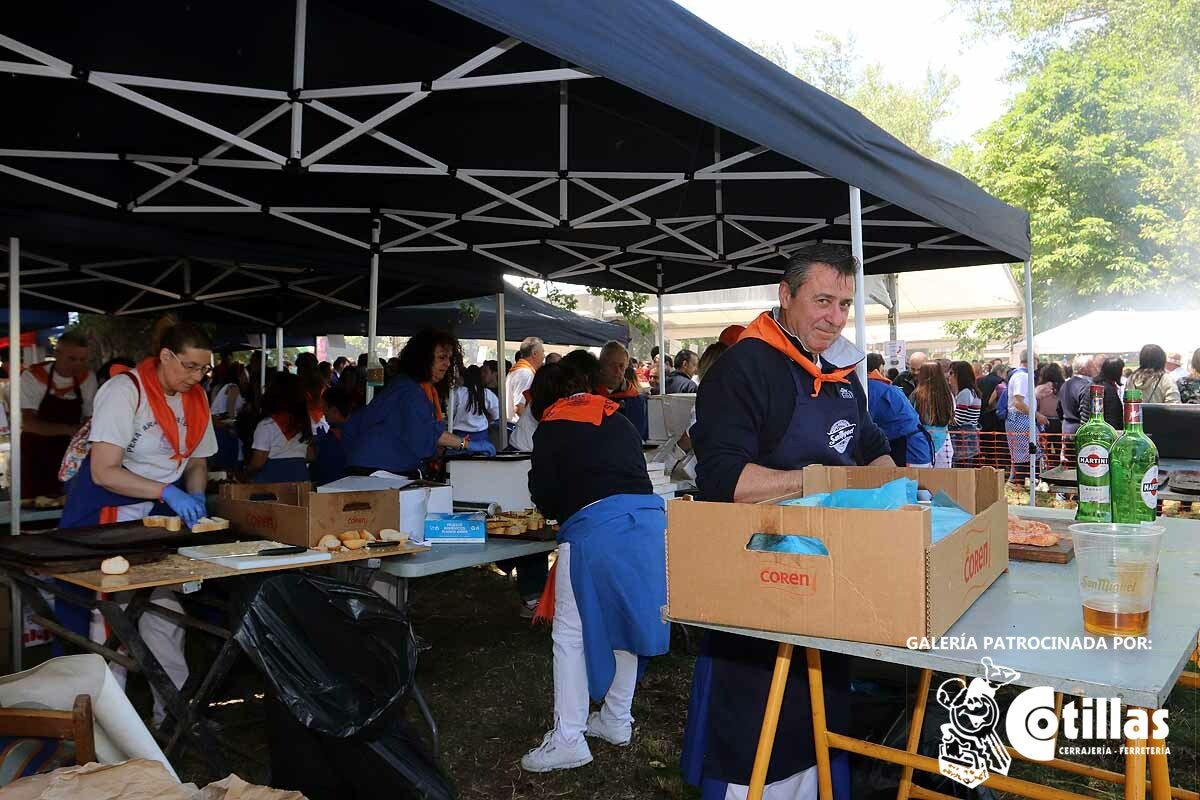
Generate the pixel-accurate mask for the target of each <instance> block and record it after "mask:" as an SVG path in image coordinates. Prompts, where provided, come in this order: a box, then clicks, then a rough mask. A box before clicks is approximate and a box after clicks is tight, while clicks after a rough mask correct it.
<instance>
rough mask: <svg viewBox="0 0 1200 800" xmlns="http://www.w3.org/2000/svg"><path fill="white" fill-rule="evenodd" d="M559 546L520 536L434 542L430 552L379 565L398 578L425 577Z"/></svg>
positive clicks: (398, 558) (549, 549)
mask: <svg viewBox="0 0 1200 800" xmlns="http://www.w3.org/2000/svg"><path fill="white" fill-rule="evenodd" d="M556 547H558V543H557V542H555V541H549V542H534V541H525V540H523V539H496V538H493V539H489V540H488V541H487V543H486V544H435V545H434V546H433V547H432V548H431V549H430V550H429V552H426V553H413V554H411V555H406V556H397V557H395V558H385V559H384V560H383V563H382V565H381V566H380V567H379V568H380V569H381V570H383V571H384V572H387V573H389V574H391V575H395V576H397V577H400V578H424V577H426V576H428V575H438V574H440V573H443V572H453V571H454V570H456V569H466V568H467V567H478V566H481V565H483V564H491V563H492V562H493V561H504V560H505V559H509V558H519V557H520V556H528V555H533V554H535V553H549V552H550V551H551V550H553V549H555V548H556Z"/></svg>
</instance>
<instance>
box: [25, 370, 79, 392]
mask: <svg viewBox="0 0 1200 800" xmlns="http://www.w3.org/2000/svg"><path fill="white" fill-rule="evenodd" d="M25 371H26V372H27V373H28V374H30V375H32V376H33V377H34V378H35V379H36V380H37V382H38V383H40V384H42V385H44V386H45V387H46V391H48V392H49V393H50V394H52V395H54V396H55V397H66V396H67V395H69V394H72V393H74V394H75V395H76V397H78V396H79V385H80V383H81V381H80V380H79V378H74V379H73V380H74V381H75V383H73V384H72V385H70V386H68V387H67V388H65V389H60V388H58V387H57V386H55V385H54V384H53V383H51V381H50V369H49V368H48V367H47V366H46V364H45V363H44V362H43V363H41V364H34V365H33V366H32V367H30V368H29V369H27V370H25ZM58 374H59V375H62V373H61V372H60V373H58Z"/></svg>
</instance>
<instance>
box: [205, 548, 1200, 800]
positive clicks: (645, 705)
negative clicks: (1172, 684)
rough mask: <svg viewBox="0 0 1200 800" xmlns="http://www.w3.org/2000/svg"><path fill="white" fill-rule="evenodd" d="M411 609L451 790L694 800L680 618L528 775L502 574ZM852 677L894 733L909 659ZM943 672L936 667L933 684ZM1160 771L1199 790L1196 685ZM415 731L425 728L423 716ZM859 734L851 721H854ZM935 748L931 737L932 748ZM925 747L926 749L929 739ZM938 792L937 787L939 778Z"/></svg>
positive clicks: (872, 721)
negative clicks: (608, 736)
mask: <svg viewBox="0 0 1200 800" xmlns="http://www.w3.org/2000/svg"><path fill="white" fill-rule="evenodd" d="M413 589H414V591H413V596H412V603H413V620H414V624H415V625H416V626H417V629H418V631H419V633H420V635H421V636H422V637H424V638H425V639H426V640H427V641H428V642H429V644H430V645H431V646H432V647H431V649H430V650H428V651H427V652H424V653H422V655H421V662H420V667H419V675H420V682H421V685H422V688H423V689H424V691H425V694H426V696H427V698H428V700H429V703H430V705H431V706H432V708H433V710H434V714H435V716H436V718H437V720H438V723H439V724H440V726H441V730H442V755H443V763H444V766H445V768H446V770H447V772H448V774H449V775H451V776H452V778H453V780H454V782H455V783H456V784H457V786H458V789H459V792H460V796H461V797H462V798H464V799H467V800H470V799H478V800H500V799H503V800H551V799H552V798H571V800H624V799H626V798H628V799H630V800H633V798H638V799H639V800H640V799H642V798H653V799H654V800H696V798H698V796H699V795H698V793H697V792H695V790H693V789H692V788H691V787H688V786H686V785H684V784H683V783H682V781H681V779H680V776H679V767H678V765H679V755H680V745H681V741H682V736H683V725H684V721H685V716H686V708H687V697H688V691H689V687H690V682H691V671H692V664H693V656H692V655H689V653H688V652H687V648H686V642H685V641H684V639H683V636H682V635H681V633H680V631H679V629H678V628H676V630H675V638H674V640H673V642H672V653H671V655H669V656H667V657H664V658H659V659H656V660H655V661H654V662H653V663H652V665H651V667H650V669H649V671H648V672H647V675H646V678H645V681H644V683H643V684H642V686H641V687H640V688H639V691H638V694H637V696H636V698H635V701H634V716H635V718H636V719H637V730H636V734H635V737H634V742H633V744H632V745H631V746H630V747H628V748H617V747H612V746H610V745H607V744H604V743H597V744H594V745H593V747H592V753H593V755H594V757H595V761H593V763H592V764H591V765H589V766H587V767H584V768H582V769H577V770H571V771H567V772H560V773H551V774H547V775H530V774H527V773H524V772H523V771H522V770H521V769H520V766H519V761H520V757H521V755H522V754H523V753H524V752H525V751H526V750H528V749H529V748H531V747H533V746H534V745H536V744H537V743H538V742H539V741H540V740H541V737H542V734H543V733H544V732H545V731H546V730H547V729H548V728H549V726H550V725H551V722H552V717H551V707H550V706H551V697H552V687H551V660H550V632H549V629H548V628H547V627H545V626H537V627H532V626H530V624H529V622H528V621H527V620H522V619H520V618H519V617H518V615H517V607H518V602H517V596H516V592H515V590H514V588H513V586H512V584H511V582H510V581H509V580H508V579H506V578H503V577H501V576H499V575H497V574H496V573H495V572H493V571H491V570H485V569H474V570H464V571H461V572H457V573H452V574H450V575H446V576H441V577H437V578H432V579H424V580H422V581H416V582H414V584H413ZM856 677H858V678H860V679H863V680H864V681H867V682H868V685H870V686H873V687H874V688H873V690H872V691H871V692H869V693H868V695H867V696H863V697H860V698H857V699H856V711H855V715H854V716H855V724H856V727H859V728H861V732H862V734H863V735H865V736H866V737H867V738H870V739H872V740H873V741H880V740H881V739H882V738H883V737H884V736H885V735H886V734H887V732H888V728H889V727H890V726H893V724H894V723H896V721H897V719H899V720H900V723H899V724H895V726H894V730H893V731H892V735H893V737H894V736H896V735H897V734H900V735H902V734H903V731H904V730H905V729H906V725H907V719H906V718H904V717H903V716H902V715H903V714H905V713H907V712H906V711H904V709H906V708H907V709H909V710H911V708H912V701H913V695H914V691H915V687H916V684H917V674H916V672H915V671H912V670H904V669H895V668H890V667H889V665H877V664H871V663H867V662H863V663H862V664H861V665H860V666H859V667H857V672H856ZM945 677H946V676H938V677H935V681H934V688H935V689H936V686H937V683H938V682H940V681H941V680H943V679H944V678H945ZM262 691H263V687H262V681H261V678H260V677H259V676H257V675H255V674H253V672H252V671H251V668H250V667H249V665H248V664H244V663H243V664H241V665H240V666H239V668H238V670H237V672H236V673H235V676H234V679H233V681H232V682H231V685H230V686H229V687H228V688H227V689H226V690H225V691H224V692H222V694H221V696H220V698H219V699H218V702H219V703H223V705H219V706H216V707H214V708H213V709H211V712H212V713H213V715H214V716H217V717H218V718H220V719H221V720H222V721H223V722H227V723H230V724H232V725H233V728H232V730H231V731H230V732H229V734H228V735H227V739H226V741H227V744H228V745H229V746H230V748H231V750H232V754H231V756H232V757H231V766H232V767H233V768H234V769H235V770H236V771H237V772H238V773H239V774H241V775H242V776H243V777H246V778H248V779H251V780H259V781H265V780H266V779H267V773H266V770H265V762H266V757H267V743H266V736H265V733H264V730H263V727H262V725H261V714H262V710H261V693H262ZM928 706H929V715H928V717H927V720H928V721H927V723H926V724H927V727H928V728H929V730H930V731H933V732H936V729H937V725H939V724H940V723H941V722H943V721H944V716H942V715H943V714H944V712H943V711H942V709H941V708H940V707H939V706H938V705H937V703H936V701H935V700H934V699H933V698H932V697H931V698H930V700H929V702H928ZM1168 708H1169V709H1170V725H1171V736H1170V740H1169V743H1170V746H1171V748H1172V755H1171V769H1172V779H1173V782H1174V783H1175V784H1176V785H1179V786H1182V787H1184V788H1188V789H1191V790H1193V791H1195V790H1197V789H1200V692H1197V691H1194V690H1190V689H1186V688H1179V689H1176V691H1175V692H1174V693H1173V694H1172V695H1171V699H1170V701H1169V703H1168ZM417 726H418V728H420V729H422V730H423V727H422V725H421V723H419V722H418V723H417ZM856 733H857V732H856ZM934 746H935V745H934ZM924 752H926V754H931V755H936V753H935V752H934V751H933V750H932V749H930V745H929V743H928V742H927V744H926V749H925V750H924ZM1076 760H1079V761H1081V762H1084V763H1089V764H1093V765H1095V766H1100V767H1103V768H1106V769H1110V770H1113V771H1118V772H1119V771H1121V770H1122V769H1123V763H1122V761H1121V759H1120V758H1119V757H1107V758H1101V757H1089V758H1084V757H1079V758H1078V759H1076ZM855 771H856V773H857V775H858V780H859V782H858V785H857V788H856V791H855V798H856V799H857V798H871V800H874V798H877V797H878V798H883V797H894V794H895V789H894V786H895V781H896V777H897V775H896V771H895V770H888V769H884V770H882V771H881V770H879V769H878V768H875V769H874V770H871V769H869V768H868V767H866V766H865V765H862V764H857V765H855ZM181 773H182V775H183V776H184V778H185V779H191V780H197V781H200V782H201V783H203V782H204V781H207V780H211V779H213V778H215V777H218V776H213V775H209V774H207V771H206V769H205V768H204V766H203V765H202V764H201V763H200V762H199V761H198V760H196V759H195V758H194V757H191V756H189V757H187V758H185V759H183V761H182V763H181ZM1010 774H1012V775H1014V776H1017V777H1023V778H1026V779H1029V780H1033V781H1035V782H1037V783H1039V784H1042V785H1047V786H1053V787H1055V788H1060V789H1068V790H1072V791H1076V792H1081V793H1084V794H1086V795H1089V796H1095V797H1111V798H1117V797H1120V796H1122V795H1121V792H1120V790H1119V787H1116V786H1114V785H1112V784H1106V783H1104V782H1101V781H1097V780H1094V779H1087V778H1082V777H1078V776H1072V775H1066V774H1063V773H1058V772H1052V771H1050V770H1047V769H1045V768H1042V767H1040V766H1037V765H1030V764H1026V763H1022V762H1017V763H1015V764H1014V765H1013V768H1012V770H1011V773H1010ZM942 791H946V788H945V787H943V788H942Z"/></svg>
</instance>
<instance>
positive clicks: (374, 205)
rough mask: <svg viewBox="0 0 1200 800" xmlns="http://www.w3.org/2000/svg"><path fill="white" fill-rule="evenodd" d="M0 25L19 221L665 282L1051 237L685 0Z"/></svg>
mask: <svg viewBox="0 0 1200 800" xmlns="http://www.w3.org/2000/svg"><path fill="white" fill-rule="evenodd" d="M64 19H69V20H71V24H70V25H64V24H63V20H64ZM0 48H2V49H4V50H7V51H9V52H11V53H12V54H13V56H12V60H10V61H4V62H0V72H8V73H12V77H11V78H10V79H9V80H6V81H5V82H4V85H3V88H0V98H2V99H3V101H4V107H5V108H6V109H8V110H10V112H11V114H10V118H11V120H12V124H10V125H8V126H6V128H5V131H4V134H3V136H2V143H3V144H4V145H5V146H4V147H3V148H2V149H0V184H2V185H3V186H4V188H5V199H4V201H3V204H4V205H7V206H8V207H10V208H11V209H13V210H15V211H16V212H17V214H18V221H17V223H16V224H14V225H13V226H11V231H12V232H13V233H17V234H20V233H21V232H22V228H23V227H24V225H25V224H26V221H27V220H29V219H31V218H33V217H34V215H35V214H38V213H45V212H51V211H53V212H66V213H71V214H73V215H76V216H79V217H84V218H87V219H88V220H90V221H91V223H92V225H93V226H94V227H95V229H97V230H101V229H103V230H109V229H111V227H112V226H117V225H129V224H134V223H136V224H140V225H146V226H150V227H153V228H154V229H155V230H156V231H157V232H158V234H157V235H160V236H162V237H165V238H170V237H176V236H181V235H184V234H185V233H186V234H187V235H192V236H197V235H205V234H206V235H209V236H211V237H213V238H215V239H220V240H222V241H225V242H250V241H257V242H269V243H271V245H272V246H284V245H286V246H289V247H291V248H294V249H299V250H309V251H313V252H322V253H329V254H337V255H338V256H339V258H338V259H336V260H337V261H338V262H339V263H353V264H357V265H364V264H365V262H367V261H368V260H369V261H370V262H371V272H370V275H371V279H370V280H371V281H372V282H373V281H374V280H376V279H377V277H376V276H379V275H380V274H381V272H382V273H392V272H395V271H403V272H404V273H408V272H410V271H411V270H413V269H416V268H417V266H416V265H414V264H412V263H411V262H410V261H409V259H420V263H421V265H424V266H427V267H429V268H432V269H434V270H435V271H437V270H441V269H446V270H450V269H455V268H458V269H463V270H467V271H470V272H472V273H474V274H475V275H477V276H478V277H481V278H482V277H483V276H495V275H496V274H497V273H499V272H502V271H511V272H519V273H522V274H526V275H530V276H536V277H542V278H550V279H563V280H568V279H569V280H571V281H572V282H576V283H581V282H582V283H587V284H591V285H601V286H610V287H616V288H625V289H634V290H637V291H646V292H651V293H656V294H661V293H668V292H675V291H684V290H695V289H708V288H712V289H716V288H723V287H730V286H741V285H753V284H760V283H763V282H769V281H771V280H774V279H776V278H777V277H778V276H779V275H780V274H781V272H782V266H783V264H784V261H785V260H786V259H787V258H788V257H789V255H790V254H791V253H793V252H795V251H796V250H797V249H800V248H802V247H805V246H808V245H810V244H812V243H813V242H817V241H822V242H833V243H844V244H848V245H850V246H851V247H852V248H853V249H854V251H855V254H856V255H858V256H859V258H860V261H861V263H862V264H863V267H864V270H865V271H867V272H893V271H903V270H909V269H925V268H937V267H947V266H962V265H970V264H979V263H989V262H996V261H1011V260H1025V259H1027V258H1028V256H1029V251H1030V246H1029V233H1028V218H1027V216H1026V215H1025V214H1024V213H1023V212H1020V211H1018V210H1016V209H1013V208H1010V207H1009V206H1006V205H1004V204H1003V203H1001V202H999V201H997V200H995V199H994V198H992V197H990V196H988V195H987V194H986V193H984V192H983V191H982V190H980V189H979V188H978V187H976V186H974V185H973V184H971V183H970V182H969V181H967V180H966V179H965V178H963V177H961V176H959V175H957V174H956V173H954V172H952V171H950V170H947V169H945V168H944V167H941V166H939V165H936V164H934V163H933V162H931V161H928V160H927V159H924V158H922V157H921V156H919V155H918V154H916V153H914V152H913V151H911V150H909V149H908V148H907V147H905V146H904V145H903V144H901V143H900V142H899V141H898V140H896V139H895V138H893V137H891V136H890V135H888V134H887V133H885V132H884V131H882V130H881V129H880V128H878V127H877V126H875V125H874V124H872V123H871V122H869V121H868V120H866V119H865V118H864V117H863V116H862V115H861V114H859V113H858V112H857V111H854V110H853V109H851V108H849V107H848V106H846V105H844V104H842V103H841V102H839V101H837V100H835V99H833V98H831V97H829V96H827V95H824V94H823V93H821V92H819V91H818V90H816V89H814V88H813V87H811V86H808V85H807V84H804V83H803V82H801V81H798V80H797V79H795V78H794V77H792V76H791V75H789V74H787V73H786V72H784V71H783V70H781V69H779V68H778V67H775V66H774V65H772V64H770V63H769V62H767V61H766V60H764V59H762V58H760V57H759V56H757V55H755V54H754V53H752V52H751V51H749V50H747V49H746V48H744V47H742V46H741V45H738V44H737V43H736V42H734V41H733V40H731V39H729V38H728V37H726V36H724V35H723V34H721V33H720V32H718V31H716V30H715V29H713V28H711V27H710V26H708V25H706V24H705V23H703V22H702V21H700V20H699V19H697V18H696V17H694V16H693V15H691V14H690V13H688V12H687V11H685V10H683V9H682V8H680V7H678V6H676V5H675V4H673V3H670V2H667V0H576V2H572V3H561V2H556V0H527V2H520V3H513V2H507V1H506V0H435V1H434V2H430V1H429V0H401V1H399V2H391V3H386V4H384V3H376V2H372V0H288V2H284V0H275V1H274V2H263V3H257V4H251V5H247V4H245V3H233V2H229V0H212V1H211V2H206V3H203V4H188V3H182V2H165V3H164V2H149V1H148V0H140V1H139V2H126V3H120V4H116V3H99V4H87V5H84V6H79V5H78V4H75V3H67V2H64V0H46V1H45V2H42V3H38V4H36V5H33V6H24V7H22V8H21V10H20V12H18V13H15V14H13V15H11V16H10V17H8V18H6V20H5V22H4V28H3V31H2V32H0ZM0 52H2V50H0ZM864 229H866V230H867V231H868V232H869V234H868V235H865V236H864V234H863V230H864ZM230 255H231V256H233V257H235V258H240V256H238V255H237V254H236V253H231V254H230ZM391 257H395V258H397V259H404V260H403V261H397V262H395V263H394V264H393V263H388V260H389V258H391ZM381 261H382V262H383V263H382V264H381V263H380V262H381ZM357 268H358V269H359V270H361V269H362V266H358V267H357ZM77 269H78V267H77V266H76V265H74V264H68V266H67V267H65V268H64V271H71V270H77ZM1027 283H1028V281H1027ZM861 284H862V281H859V285H860V287H861ZM1027 288H1028V287H1027ZM10 289H11V287H10ZM10 293H11V292H10ZM475 293H477V292H475ZM378 301H379V296H378V294H377V293H373V292H369V293H368V307H369V314H371V316H372V319H371V320H370V321H369V323H368V325H369V329H370V330H371V331H374V330H375V328H376V326H375V324H374V319H373V317H374V313H375V311H376V310H377V309H378V308H379V307H380V306H381V305H382V304H381V303H380V302H378ZM660 307H661V306H660ZM862 311H863V309H862V296H861V292H860V296H859V304H858V313H857V314H856V318H857V320H858V324H859V325H860V326H861V325H862V324H863V313H862ZM660 336H661V326H660ZM862 338H863V331H862V329H861V328H860V330H859V339H860V341H861V340H862Z"/></svg>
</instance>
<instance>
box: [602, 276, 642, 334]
mask: <svg viewBox="0 0 1200 800" xmlns="http://www.w3.org/2000/svg"><path fill="white" fill-rule="evenodd" d="M588 294H590V295H591V296H592V297H599V298H600V299H602V300H603V301H604V302H606V303H608V304H610V305H611V306H612V307H613V310H614V311H616V312H617V316H619V317H620V318H621V319H622V320H624V321H625V324H626V325H628V326H629V328H630V330H636V331H638V332H639V333H641V334H642V335H643V336H649V335H650V334H651V333H652V332H653V331H654V323H653V322H652V321H651V320H650V318H649V317H647V316H646V311H645V308H646V302H647V301H648V300H649V299H650V295H647V294H641V293H640V292H626V291H623V290H621V289H598V288H596V287H588Z"/></svg>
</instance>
